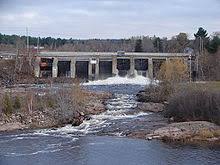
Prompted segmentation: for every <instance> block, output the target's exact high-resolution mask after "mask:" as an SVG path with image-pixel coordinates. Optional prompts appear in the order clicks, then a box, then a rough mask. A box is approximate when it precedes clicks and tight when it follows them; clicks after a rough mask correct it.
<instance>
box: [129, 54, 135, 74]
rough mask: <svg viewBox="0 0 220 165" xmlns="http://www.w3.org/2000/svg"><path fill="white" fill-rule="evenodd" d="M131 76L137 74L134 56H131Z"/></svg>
mask: <svg viewBox="0 0 220 165" xmlns="http://www.w3.org/2000/svg"><path fill="white" fill-rule="evenodd" d="M129 76H131V77H133V76H135V62H134V57H133V56H131V57H130V71H129Z"/></svg>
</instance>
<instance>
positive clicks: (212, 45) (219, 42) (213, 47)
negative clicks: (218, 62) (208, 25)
mask: <svg viewBox="0 0 220 165" xmlns="http://www.w3.org/2000/svg"><path fill="white" fill-rule="evenodd" d="M219 47H220V38H219V37H218V36H214V37H213V39H212V40H211V41H210V42H209V45H208V51H209V52H210V53H216V52H217V51H218V48H219Z"/></svg>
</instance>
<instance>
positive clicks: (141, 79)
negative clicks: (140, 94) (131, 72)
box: [83, 75, 153, 85]
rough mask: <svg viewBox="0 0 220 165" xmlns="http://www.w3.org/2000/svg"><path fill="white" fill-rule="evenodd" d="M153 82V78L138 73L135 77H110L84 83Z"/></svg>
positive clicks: (139, 83)
mask: <svg viewBox="0 0 220 165" xmlns="http://www.w3.org/2000/svg"><path fill="white" fill-rule="evenodd" d="M150 83H153V81H152V80H151V79H149V78H148V77H143V76H140V75H136V76H135V77H134V78H130V77H128V76H126V77H120V76H115V77H110V78H107V79H105V80H96V81H89V82H87V83H84V84H83V85H114V84H133V85H135V84H136V85H149V84H150Z"/></svg>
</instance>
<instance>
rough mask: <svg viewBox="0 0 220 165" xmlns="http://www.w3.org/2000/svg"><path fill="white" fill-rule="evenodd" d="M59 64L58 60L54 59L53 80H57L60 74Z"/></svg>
mask: <svg viewBox="0 0 220 165" xmlns="http://www.w3.org/2000/svg"><path fill="white" fill-rule="evenodd" d="M57 64H58V58H54V59H53V66H52V77H53V78H56V77H57V74H58V67H57Z"/></svg>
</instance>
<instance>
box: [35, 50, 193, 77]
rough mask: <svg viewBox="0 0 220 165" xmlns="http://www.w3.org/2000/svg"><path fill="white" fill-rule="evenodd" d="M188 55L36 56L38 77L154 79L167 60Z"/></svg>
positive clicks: (120, 53)
mask: <svg viewBox="0 0 220 165" xmlns="http://www.w3.org/2000/svg"><path fill="white" fill-rule="evenodd" d="M189 56H190V54H188V53H143V52H141V53H139V52H138V53H136V52H123V51H118V52H40V53H38V54H37V55H36V56H35V66H34V70H35V76H36V77H53V78H56V77H70V78H80V79H89V80H95V79H105V78H108V77H112V76H115V75H119V76H126V75H128V76H131V77H132V76H134V75H135V74H139V75H142V76H145V77H149V78H150V79H153V78H154V77H155V74H156V72H157V71H158V70H159V68H160V65H161V64H162V62H164V61H165V60H172V59H176V58H181V59H183V60H184V61H186V63H187V62H188V58H189Z"/></svg>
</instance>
